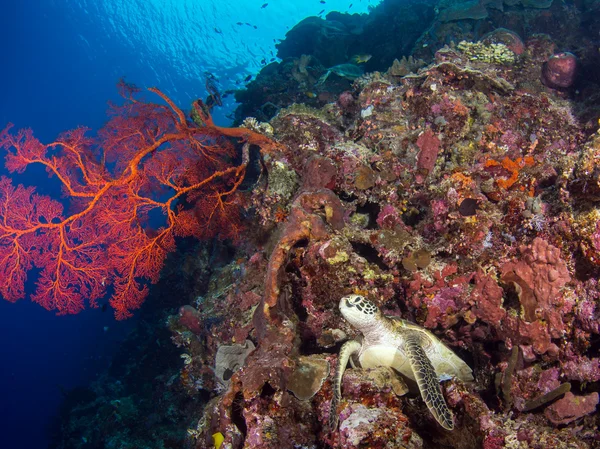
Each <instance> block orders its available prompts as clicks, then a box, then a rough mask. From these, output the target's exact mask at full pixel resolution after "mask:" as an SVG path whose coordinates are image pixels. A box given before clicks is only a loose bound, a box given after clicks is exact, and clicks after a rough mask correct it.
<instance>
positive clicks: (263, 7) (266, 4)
mask: <svg viewBox="0 0 600 449" xmlns="http://www.w3.org/2000/svg"><path fill="white" fill-rule="evenodd" d="M267 6H269V4H268V3H264V4H263V5H262V6H261V7H260V9H265V8H266V7H267Z"/></svg>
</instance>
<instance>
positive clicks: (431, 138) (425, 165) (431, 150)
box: [417, 129, 441, 173]
mask: <svg viewBox="0 0 600 449" xmlns="http://www.w3.org/2000/svg"><path fill="white" fill-rule="evenodd" d="M440 143H441V142H440V139H438V138H437V136H436V135H435V134H434V132H433V131H432V130H430V129H428V130H427V131H425V132H424V133H422V134H421V135H420V136H419V138H418V139H417V146H418V147H419V149H420V150H421V151H420V152H419V156H418V158H417V168H419V169H424V170H426V171H427V173H429V172H431V170H433V167H434V166H435V161H436V159H437V156H438V152H439V151H440Z"/></svg>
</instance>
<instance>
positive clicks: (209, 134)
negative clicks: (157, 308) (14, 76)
mask: <svg viewBox="0 0 600 449" xmlns="http://www.w3.org/2000/svg"><path fill="white" fill-rule="evenodd" d="M119 87H120V89H121V91H122V93H123V96H124V97H125V99H126V102H125V103H124V104H123V105H120V106H115V105H113V106H112V108H111V111H110V114H111V118H110V120H109V121H108V123H107V124H106V125H105V126H104V127H103V128H102V129H101V130H100V131H99V132H98V135H97V137H96V138H94V139H92V138H89V137H87V136H86V135H85V134H86V131H87V130H86V129H84V128H78V129H76V130H73V131H70V132H68V133H65V134H63V135H62V136H60V137H59V138H58V139H57V140H56V141H55V142H52V143H50V144H42V143H41V142H40V141H38V140H37V139H36V138H35V137H34V136H33V133H32V132H31V131H30V130H22V131H18V132H17V133H11V132H10V129H11V125H9V126H7V127H6V129H4V130H3V131H2V132H1V133H0V147H3V148H4V149H5V150H7V153H6V167H7V168H8V170H9V171H10V172H23V171H24V170H25V169H26V168H27V167H29V166H30V165H32V164H41V165H43V166H44V167H45V168H46V170H47V171H48V172H49V173H50V174H51V175H53V176H55V177H56V178H57V179H58V181H59V182H60V184H61V185H62V189H63V193H64V195H65V198H66V199H65V200H62V201H57V200H54V199H52V198H50V197H48V196H42V195H38V194H36V193H35V191H34V189H33V188H32V187H23V186H21V185H19V186H16V187H15V186H13V184H12V182H11V180H10V179H9V178H6V177H2V178H1V179H0V293H1V294H2V296H3V297H4V298H5V299H7V300H9V301H13V302H14V301H16V300H18V299H20V298H23V297H24V296H25V282H26V280H27V274H28V272H30V271H31V270H32V268H33V267H36V268H38V269H40V273H39V277H38V279H37V287H36V290H35V293H34V294H33V295H32V300H33V301H35V302H37V303H39V304H41V305H42V306H43V307H45V308H46V309H48V310H55V311H56V312H57V313H58V314H70V313H77V312H79V311H81V310H82V309H83V308H84V307H85V304H86V303H88V304H90V305H92V306H96V305H97V302H98V300H99V299H101V298H103V297H105V296H106V295H107V294H108V293H110V294H111V298H110V304H111V305H112V307H113V308H114V309H115V314H116V317H117V318H119V319H122V318H127V317H129V316H131V311H132V310H134V309H136V308H138V307H139V306H140V305H141V303H142V302H143V300H144V299H145V297H146V296H147V294H148V282H156V281H157V280H158V276H159V272H160V269H161V267H162V265H163V262H164V259H165V257H166V255H167V253H168V252H169V251H172V250H173V249H174V248H175V237H176V236H195V237H212V236H215V235H217V234H218V235H219V237H221V238H229V237H235V234H236V233H237V232H238V231H239V228H240V224H239V211H238V209H239V204H238V202H237V201H235V196H236V194H237V193H238V191H239V187H240V185H241V183H242V181H243V179H244V176H245V169H246V165H247V163H248V159H249V158H248V151H249V145H250V144H258V145H260V146H263V147H264V146H267V145H271V144H272V142H271V141H269V140H268V139H267V138H265V137H264V136H262V135H260V134H257V133H255V132H253V131H251V130H248V129H235V128H232V129H230V128H220V127H217V126H215V125H214V124H213V122H212V119H210V116H208V115H205V116H204V124H203V126H198V125H196V124H194V123H193V122H191V121H189V120H187V119H186V116H185V114H184V113H183V111H182V110H181V109H179V108H178V107H177V106H176V105H175V104H174V103H173V102H172V101H171V100H170V99H169V98H168V97H167V96H166V95H165V94H163V93H162V92H161V91H160V90H158V89H156V88H151V89H149V90H150V91H152V92H153V93H155V94H157V95H158V96H159V97H160V98H162V99H163V100H164V101H165V103H166V105H160V104H154V103H146V102H143V101H141V100H139V99H138V98H137V89H135V88H134V87H133V86H131V85H127V84H125V83H121V84H120V85H119ZM232 138H233V139H232ZM236 140H237V141H241V142H246V144H245V145H244V147H243V155H242V158H241V160H240V158H239V156H238V155H237V150H236V147H235V141H236ZM236 161H237V162H236ZM192 194H193V195H195V196H192ZM196 198H202V201H198V202H197V204H196V209H197V210H196V212H195V213H194V211H192V210H190V209H184V208H183V206H182V202H181V200H183V199H185V200H187V201H188V203H189V202H191V201H193V200H194V199H196ZM152 211H159V212H160V213H162V215H163V217H164V223H163V224H162V226H160V227H158V229H151V227H150V225H149V218H148V216H149V214H150V213H151V212H152ZM210 222H218V225H214V224H211V223H210Z"/></svg>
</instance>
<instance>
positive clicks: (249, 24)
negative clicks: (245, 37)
mask: <svg viewBox="0 0 600 449" xmlns="http://www.w3.org/2000/svg"><path fill="white" fill-rule="evenodd" d="M244 25H248V26H249V27H251V26H252V24H251V23H248V22H245V23H244Z"/></svg>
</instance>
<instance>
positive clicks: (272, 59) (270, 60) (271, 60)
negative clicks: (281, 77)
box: [269, 58, 277, 62]
mask: <svg viewBox="0 0 600 449" xmlns="http://www.w3.org/2000/svg"><path fill="white" fill-rule="evenodd" d="M275 59H277V58H271V59H269V62H273V61H275Z"/></svg>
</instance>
